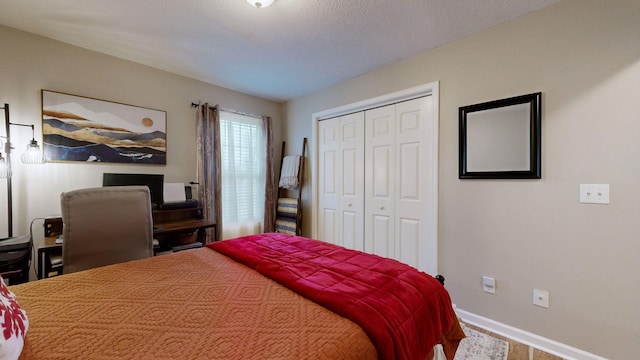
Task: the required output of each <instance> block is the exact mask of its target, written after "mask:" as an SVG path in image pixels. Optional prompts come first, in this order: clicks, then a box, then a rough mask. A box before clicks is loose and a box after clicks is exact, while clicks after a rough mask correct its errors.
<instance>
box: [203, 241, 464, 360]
mask: <svg viewBox="0 0 640 360" xmlns="http://www.w3.org/2000/svg"><path fill="white" fill-rule="evenodd" d="M207 246H209V247H210V248H212V249H214V250H216V251H218V252H221V253H222V254H224V255H227V256H229V257H231V258H232V259H234V260H236V261H238V262H240V263H243V264H245V265H247V266H249V267H251V268H253V269H255V270H257V271H258V272H260V273H262V274H263V275H265V276H267V277H270V278H272V279H273V280H275V281H277V282H279V283H281V284H283V285H284V286H286V287H288V288H290V289H291V290H293V291H295V292H297V293H299V294H300V295H302V296H304V297H306V298H308V299H310V300H313V301H314V302H316V303H318V304H320V305H322V306H324V307H326V308H328V309H330V310H331V311H333V312H335V313H337V314H339V315H341V316H344V317H346V318H348V319H350V320H352V321H353V322H355V323H357V324H358V325H360V327H362V328H363V329H364V331H365V332H366V333H367V335H369V338H371V341H372V342H373V344H374V345H375V346H376V348H377V350H378V356H379V358H381V359H417V360H425V359H426V358H427V356H428V355H429V354H430V353H431V351H432V349H433V347H434V346H435V345H436V344H438V343H440V341H441V337H442V336H443V334H445V333H447V332H449V331H450V330H452V329H453V328H454V325H457V324H458V322H457V319H456V317H455V314H454V312H453V308H452V306H451V299H450V298H449V294H448V292H447V291H446V290H445V289H444V287H443V286H442V285H441V284H440V283H439V282H438V281H437V280H435V279H434V278H433V277H431V276H429V275H427V274H425V273H422V272H419V271H418V270H416V269H414V268H412V267H410V266H408V265H405V264H402V263H400V262H398V261H395V260H392V259H387V258H381V257H379V256H375V255H371V254H365V253H363V252H359V251H354V250H348V249H345V248H342V247H339V246H336V245H332V244H329V243H326V242H322V241H318V240H311V239H307V238H303V237H298V236H290V235H284V234H278V233H269V234H259V235H251V236H246V237H242V238H237V239H233V240H226V241H220V242H216V243H211V244H209V245H207ZM458 326H459V325H458ZM453 341H454V342H455V344H456V345H457V342H458V341H459V339H453ZM456 347H457V346H456ZM453 351H455V347H454V350H453ZM447 355H449V354H447Z"/></svg>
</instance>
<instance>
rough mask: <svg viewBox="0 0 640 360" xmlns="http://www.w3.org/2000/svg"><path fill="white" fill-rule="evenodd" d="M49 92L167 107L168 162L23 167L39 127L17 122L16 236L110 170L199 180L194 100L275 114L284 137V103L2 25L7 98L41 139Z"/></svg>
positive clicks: (15, 116)
mask: <svg viewBox="0 0 640 360" xmlns="http://www.w3.org/2000/svg"><path fill="white" fill-rule="evenodd" d="M212 66H214V65H212ZM41 89H47V90H54V91H60V92H66V93H70V94H75V95H82V96H87V97H93V98H98V99H103V100H108V101H115V102H121V103H126V104H132V105H137V106H142V107H147V108H153V109H159V110H165V111H166V112H167V165H166V166H153V165H152V166H150V165H118V164H86V163H46V164H44V165H39V166H34V165H23V164H21V163H20V153H21V152H22V151H23V149H24V147H25V146H26V144H27V142H28V140H30V139H31V137H30V136H31V131H30V130H29V129H28V128H20V127H15V126H12V127H11V135H12V138H13V139H12V140H13V141H12V143H13V144H14V146H15V147H16V150H14V153H13V155H12V159H13V165H14V177H13V184H12V185H13V203H14V206H13V208H14V234H16V235H19V234H27V233H28V231H29V223H30V222H31V220H32V219H34V218H37V217H42V216H45V215H51V214H59V213H60V193H61V192H63V191H68V190H72V189H77V188H83V187H91V186H101V185H102V173H103V172H141V173H158V174H164V175H165V181H167V182H189V181H192V180H195V179H196V146H195V131H196V128H195V117H196V115H195V114H196V113H195V109H194V108H192V107H191V102H192V101H195V102H198V101H202V102H203V103H204V102H209V103H210V104H212V105H213V104H216V103H217V104H220V105H221V106H222V107H223V108H227V109H234V110H238V111H243V112H246V113H251V114H256V115H269V116H271V117H272V118H273V121H274V139H275V141H276V142H280V141H281V137H280V133H281V127H280V124H281V118H282V104H279V103H276V102H273V101H268V100H263V99H259V98H256V97H253V96H249V95H244V94H241V93H238V92H234V91H231V90H228V89H224V88H221V87H217V86H213V85H209V84H205V83H203V82H200V81H196V80H193V79H188V78H185V77H181V76H177V75H173V74H170V73H167V72H163V71H159V70H156V69H153V68H150V67H147V66H142V65H138V64H135V63H132V62H128V61H124V60H121V59H117V58H114V57H110V56H105V55H102V54H98V53H95V52H92V51H87V50H84V49H81V48H78V47H74V46H70V45H66V44H62V43H60V42H56V41H52V40H49V39H45V38H43V37H39V36H34V35H31V34H28V33H25V32H21V31H17V30H13V29H9V28H6V27H0V103H2V104H4V103H9V105H10V108H11V121H12V122H19V123H25V124H36V139H38V140H41V136H42V132H41V131H42V126H41V125H40V124H41V101H40V90H41ZM0 106H1V105H0ZM1 116H4V114H3V113H2V114H1ZM2 119H4V117H2ZM0 128H2V127H0ZM0 132H2V130H0ZM40 144H41V145H42V142H41V141H40ZM5 184H6V182H5V180H0V236H5V235H6V217H5V215H4V214H5V209H6V190H5V189H6V185H5ZM36 224H37V226H39V228H38V227H34V231H35V232H36V233H37V232H38V231H40V232H41V229H42V222H39V223H36Z"/></svg>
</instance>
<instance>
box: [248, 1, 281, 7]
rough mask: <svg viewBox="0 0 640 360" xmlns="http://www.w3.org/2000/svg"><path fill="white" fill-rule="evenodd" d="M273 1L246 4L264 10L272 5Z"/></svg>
mask: <svg viewBox="0 0 640 360" xmlns="http://www.w3.org/2000/svg"><path fill="white" fill-rule="evenodd" d="M273 1H274V0H247V2H248V3H249V4H251V5H253V6H255V7H257V8H258V9H260V8H266V7H267V6H269V5H271V4H273Z"/></svg>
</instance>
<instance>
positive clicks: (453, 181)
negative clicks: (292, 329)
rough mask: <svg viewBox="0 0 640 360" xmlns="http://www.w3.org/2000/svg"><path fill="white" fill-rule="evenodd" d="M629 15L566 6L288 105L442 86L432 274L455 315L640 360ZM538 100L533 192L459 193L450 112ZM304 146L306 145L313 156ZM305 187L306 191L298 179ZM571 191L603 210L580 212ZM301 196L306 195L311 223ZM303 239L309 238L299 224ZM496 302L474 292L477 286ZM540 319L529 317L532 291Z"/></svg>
mask: <svg viewBox="0 0 640 360" xmlns="http://www.w3.org/2000/svg"><path fill="white" fill-rule="evenodd" d="M638 19H640V2H638V1H637V0H610V1H600V0H567V1H563V2H560V3H559V4H556V5H554V6H552V7H549V8H547V9H544V10H542V11H540V12H537V13H533V14H530V15H527V16H525V17H521V18H519V19H516V20H514V21H511V22H508V23H505V24H502V25H499V26H496V27H494V28H492V29H489V30H487V31H484V32H481V33H478V34H475V35H473V36H470V37H468V38H465V39H463V40H460V41H457V42H455V43H452V44H449V45H446V46H443V47H440V48H437V49H435V50H432V51H429V52H427V53H423V54H421V55H418V56H415V57H413V58H411V59H408V60H406V61H402V62H399V63H395V64H392V65H389V66H385V67H383V68H380V69H378V70H376V71H373V72H371V73H368V74H365V75H363V76H360V77H358V78H355V79H352V80H349V81H346V82H343V83H341V84H339V85H337V86H334V87H332V88H329V89H326V90H323V91H319V92H317V93H314V94H311V95H308V96H305V97H303V98H299V99H295V100H293V101H291V102H289V103H287V105H286V114H285V115H286V123H285V126H284V129H285V130H284V131H285V134H284V135H285V138H286V139H287V140H288V141H290V142H292V143H294V144H296V145H295V146H296V147H297V146H298V145H297V144H298V143H300V142H301V138H302V137H304V136H307V137H309V138H311V135H312V133H311V114H312V113H314V112H318V111H322V110H326V109H330V108H334V107H337V106H340V105H344V104H349V103H353V102H356V101H360V100H363V99H367V98H371V97H375V96H378V95H382V94H386V93H390V92H394V91H398V90H402V89H405V88H409V87H412V86H416V85H420V84H424V83H429V82H432V81H439V82H440V149H439V152H440V153H439V172H440V173H439V198H440V199H439V200H440V203H439V229H438V230H439V263H440V272H441V273H442V274H444V275H445V277H446V278H447V288H448V289H449V291H450V292H451V294H452V297H453V300H454V302H455V303H456V304H457V305H458V307H459V308H461V309H464V310H466V311H469V312H472V313H475V314H477V315H481V316H484V317H488V318H491V319H494V320H496V321H499V322H502V323H505V324H508V325H511V326H514V327H516V328H520V329H523V330H526V331H529V332H532V333H535V334H538V335H541V336H544V337H547V338H550V339H553V340H556V341H559V342H561V343H565V344H568V345H571V346H574V347H577V348H579V349H583V350H585V351H588V352H592V353H595V354H597V355H600V356H604V357H608V358H611V359H634V358H637V356H638V354H640V345H639V344H640V343H639V342H638V337H639V336H640V307H638V306H637V304H638V299H639V298H640V265H639V264H640V261H639V260H638V259H637V258H638V254H640V239H639V238H638V233H639V231H638V230H639V225H638V224H640V220H639V215H640V187H639V186H638V183H639V182H640V165H639V164H640V160H639V159H640V115H639V112H638V109H639V107H638V101H639V100H638V99H640V41H639V38H638V34H640V21H638ZM537 91H541V92H542V93H543V120H542V143H543V148H542V169H543V172H542V179H540V180H480V181H478V180H465V181H462V180H459V179H458V159H457V156H458V138H457V136H458V114H457V111H458V107H460V106H464V105H469V104H475V103H479V102H484V101H489V100H495V99H500V98H505V97H510V96H516V95H522V94H527V93H532V92H537ZM313 146H315V143H314V142H312V144H311V148H312V149H313ZM307 179H311V176H310V175H309V171H308V172H307ZM581 183H606V184H610V185H611V204H610V205H584V204H580V203H578V188H579V184H581ZM310 199H311V197H310V191H309V189H307V192H306V193H305V206H306V209H307V210H306V213H305V214H310V211H309V208H310V206H311V204H310ZM304 221H305V234H306V235H310V234H311V219H310V218H309V217H308V216H307V217H305V219H304ZM482 275H488V276H492V277H495V279H496V282H497V292H496V294H495V295H489V294H486V293H483V292H482V288H481V276H482ZM534 287H536V288H540V289H545V290H548V291H549V293H550V308H549V309H543V308H539V307H535V306H533V305H532V289H533V288H534Z"/></svg>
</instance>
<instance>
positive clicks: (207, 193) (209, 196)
mask: <svg viewBox="0 0 640 360" xmlns="http://www.w3.org/2000/svg"><path fill="white" fill-rule="evenodd" d="M196 121H197V125H196V129H197V130H196V132H197V134H196V137H197V144H196V146H197V151H198V183H199V186H198V200H199V201H200V204H201V206H202V215H203V216H204V217H205V218H206V219H210V220H212V221H215V222H216V228H215V233H213V230H211V229H209V230H208V232H207V235H208V236H207V242H210V241H213V240H214V239H217V240H220V239H221V235H222V211H221V206H220V204H221V195H222V193H221V182H222V179H221V178H220V173H221V172H220V115H219V111H218V106H217V105H216V106H214V107H210V106H209V104H203V105H200V106H199V107H198V115H197V119H196Z"/></svg>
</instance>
